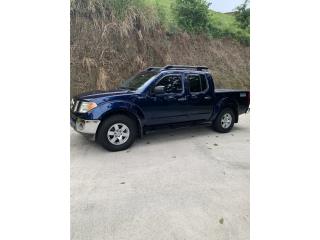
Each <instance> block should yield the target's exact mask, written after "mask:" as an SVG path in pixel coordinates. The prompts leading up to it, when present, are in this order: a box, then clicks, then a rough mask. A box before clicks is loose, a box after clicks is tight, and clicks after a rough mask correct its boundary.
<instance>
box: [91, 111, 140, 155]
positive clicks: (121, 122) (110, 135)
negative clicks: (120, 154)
mask: <svg viewBox="0 0 320 240" xmlns="http://www.w3.org/2000/svg"><path fill="white" fill-rule="evenodd" d="M101 124H102V125H101V126H100V127H99V129H98V133H97V138H96V140H97V142H98V143H99V144H100V145H101V146H102V147H104V148H105V149H107V150H109V151H112V152H115V151H122V150H125V149H127V148H129V147H130V146H131V145H132V144H133V143H134V141H135V139H136V137H137V132H138V129H137V124H136V122H135V121H134V120H133V119H132V118H130V117H128V116H126V115H122V114H117V115H112V116H110V117H108V118H107V119H106V120H104V121H103V122H102V123H101Z"/></svg>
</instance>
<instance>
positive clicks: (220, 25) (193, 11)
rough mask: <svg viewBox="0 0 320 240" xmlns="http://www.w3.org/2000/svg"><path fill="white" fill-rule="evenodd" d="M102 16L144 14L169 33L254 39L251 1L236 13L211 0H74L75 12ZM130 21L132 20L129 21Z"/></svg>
mask: <svg viewBox="0 0 320 240" xmlns="http://www.w3.org/2000/svg"><path fill="white" fill-rule="evenodd" d="M75 12H77V13H82V14H84V15H86V16H87V15H88V14H89V15H94V16H96V15H98V16H102V17H108V16H109V18H110V15H111V16H112V17H111V18H112V19H114V18H115V19H118V20H122V21H123V20H125V19H127V20H128V18H129V19H136V17H137V16H140V18H141V19H143V22H144V23H145V24H149V26H145V27H147V28H148V27H149V28H152V27H154V26H155V25H159V24H160V25H161V26H162V27H163V28H165V29H166V31H167V32H170V33H174V32H178V31H186V32H189V33H191V34H192V33H204V34H207V35H209V36H211V37H214V38H232V39H236V40H237V41H239V42H241V43H243V44H246V45H248V44H249V42H250V27H249V24H250V9H248V8H247V1H246V0H245V2H244V4H243V5H240V6H239V7H238V8H237V9H236V12H235V13H231V14H230V13H229V14H224V13H218V12H214V11H212V10H211V9H209V2H208V1H207V0H71V13H75ZM127 22H128V23H129V21H127Z"/></svg>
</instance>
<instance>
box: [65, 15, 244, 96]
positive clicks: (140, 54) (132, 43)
mask: <svg viewBox="0 0 320 240" xmlns="http://www.w3.org/2000/svg"><path fill="white" fill-rule="evenodd" d="M249 59H250V52H249V47H247V46H243V45H241V44H239V43H238V42H235V41H233V40H228V39H224V40H221V39H211V38H208V37H206V36H203V35H198V36H190V35H189V34H186V33H175V34H168V33H166V32H165V31H164V30H163V29H162V28H161V27H160V26H159V27H156V28H154V27H153V28H152V29H150V28H147V27H145V26H144V25H143V24H142V23H141V22H140V21H139V19H138V18H136V19H135V20H134V21H127V22H126V21H124V22H122V23H121V24H119V23H117V22H115V21H112V20H101V21H100V20H99V19H95V18H91V17H86V16H71V96H73V95H76V94H79V93H82V92H85V91H90V90H95V89H112V88H114V87H117V86H118V84H119V83H120V82H121V81H122V80H125V79H127V78H129V77H130V76H131V75H133V74H134V73H136V72H138V71H140V70H142V69H144V68H146V67H149V66H164V65H166V64H190V65H206V66H208V67H209V68H210V70H211V71H212V73H213V74H214V78H215V81H216V83H217V84H218V87H226V88H242V89H249V86H250V84H249V77H250V65H249V64H250V60H249Z"/></svg>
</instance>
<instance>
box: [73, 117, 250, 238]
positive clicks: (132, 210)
mask: <svg viewBox="0 0 320 240" xmlns="http://www.w3.org/2000/svg"><path fill="white" fill-rule="evenodd" d="M249 131H250V129H249V114H247V115H242V116H241V117H240V120H239V123H238V124H236V125H235V126H234V128H233V130H232V131H231V132H230V133H227V134H219V133H216V132H214V131H213V130H211V128H210V127H208V126H195V127H187V128H183V129H175V130H170V129H165V130H161V131H157V132H153V133H150V134H148V135H147V136H145V137H144V138H142V139H139V140H137V141H136V143H135V144H134V145H133V146H132V147H131V148H130V149H129V150H127V151H122V152H113V153H112V152H108V151H106V150H104V149H103V148H102V147H100V146H99V145H97V144H96V143H94V142H90V141H88V140H86V138H84V137H82V136H81V135H80V134H78V133H76V132H74V131H73V130H71V239H73V240H103V239H106V240H107V239H114V240H121V239H130V240H144V239H147V240H158V239H159V240H160V239H161V240H162V239H163V240H170V239H179V240H180V239H181V240H182V239H188V240H189V239H191V240H197V239H199V240H206V239H210V240H214V239H217V240H218V239H219V240H224V239H246V240H247V239H249V225H250V224H249V222H250V221H249V200H250V198H249V181H250V162H249V144H250V143H249V141H250V139H249V138H250V134H249Z"/></svg>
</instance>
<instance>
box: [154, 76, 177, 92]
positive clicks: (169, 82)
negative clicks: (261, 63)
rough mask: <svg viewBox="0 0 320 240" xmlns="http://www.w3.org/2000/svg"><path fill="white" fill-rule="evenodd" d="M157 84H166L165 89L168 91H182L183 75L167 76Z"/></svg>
mask: <svg viewBox="0 0 320 240" xmlns="http://www.w3.org/2000/svg"><path fill="white" fill-rule="evenodd" d="M156 86H164V90H165V92H166V93H182V80H181V76H177V75H170V76H166V77H164V78H162V79H161V80H160V81H159V82H158V83H157V85H156Z"/></svg>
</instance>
